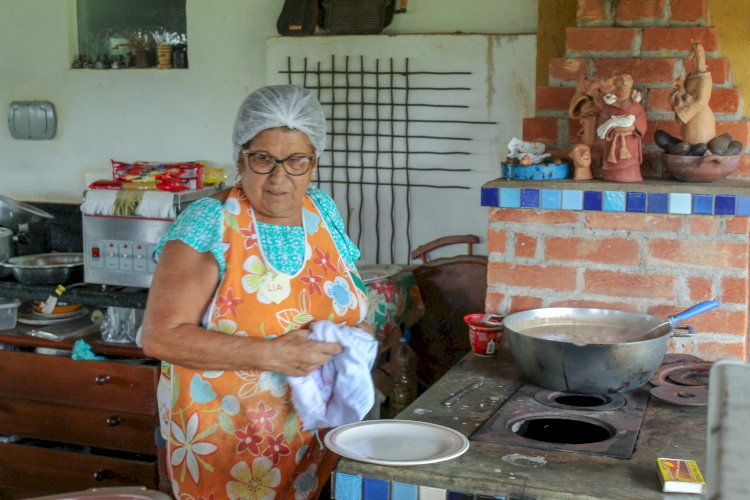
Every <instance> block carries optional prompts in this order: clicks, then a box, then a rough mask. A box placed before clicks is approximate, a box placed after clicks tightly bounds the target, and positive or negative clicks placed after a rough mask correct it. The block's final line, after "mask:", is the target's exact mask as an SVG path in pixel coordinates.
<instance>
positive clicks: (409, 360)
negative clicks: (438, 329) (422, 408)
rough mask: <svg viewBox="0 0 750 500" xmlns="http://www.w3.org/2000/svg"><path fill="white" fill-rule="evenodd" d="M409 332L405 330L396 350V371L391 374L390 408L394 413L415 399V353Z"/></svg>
mask: <svg viewBox="0 0 750 500" xmlns="http://www.w3.org/2000/svg"><path fill="white" fill-rule="evenodd" d="M409 340H411V332H410V331H408V330H407V331H406V332H405V333H404V336H403V337H401V340H400V341H399V345H398V349H397V350H396V373H395V374H394V376H393V391H392V392H391V409H392V410H393V412H394V414H398V413H400V412H402V411H403V410H404V409H405V408H406V407H407V406H409V405H410V404H411V402H412V401H414V400H415V399H417V355H416V354H415V353H414V350H412V348H411V347H409Z"/></svg>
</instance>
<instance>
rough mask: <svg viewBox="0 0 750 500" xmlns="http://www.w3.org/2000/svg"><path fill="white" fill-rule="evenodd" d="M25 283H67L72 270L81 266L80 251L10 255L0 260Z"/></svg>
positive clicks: (81, 257) (81, 255)
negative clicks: (8, 257) (10, 256)
mask: <svg viewBox="0 0 750 500" xmlns="http://www.w3.org/2000/svg"><path fill="white" fill-rule="evenodd" d="M0 266H2V267H3V268H6V269H10V271H11V272H12V273H13V277H15V278H16V279H17V280H18V281H20V282H21V283H25V284H27V285H60V284H64V283H67V282H68V281H69V280H70V278H71V275H72V273H73V271H74V270H75V269H77V268H78V269H80V268H82V267H83V254H82V253H40V254H34V255H22V256H20V257H12V258H10V259H8V260H5V261H3V262H0Z"/></svg>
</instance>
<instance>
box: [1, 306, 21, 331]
mask: <svg viewBox="0 0 750 500" xmlns="http://www.w3.org/2000/svg"><path fill="white" fill-rule="evenodd" d="M20 305H21V302H19V301H18V300H16V299H3V298H0V330H11V329H13V328H15V327H16V321H17V320H18V306H20Z"/></svg>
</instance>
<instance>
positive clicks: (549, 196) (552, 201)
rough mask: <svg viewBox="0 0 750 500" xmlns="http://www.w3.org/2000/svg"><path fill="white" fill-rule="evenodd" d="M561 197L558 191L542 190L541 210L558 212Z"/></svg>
mask: <svg viewBox="0 0 750 500" xmlns="http://www.w3.org/2000/svg"><path fill="white" fill-rule="evenodd" d="M561 203H562V196H561V195H560V190H559V189H542V208H546V209H548V210H559V209H560V207H561Z"/></svg>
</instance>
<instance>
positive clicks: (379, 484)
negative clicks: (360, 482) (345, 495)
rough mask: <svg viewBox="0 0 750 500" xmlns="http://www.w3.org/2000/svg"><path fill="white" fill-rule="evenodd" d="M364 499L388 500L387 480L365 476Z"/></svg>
mask: <svg viewBox="0 0 750 500" xmlns="http://www.w3.org/2000/svg"><path fill="white" fill-rule="evenodd" d="M364 500H388V481H386V480H384V479H375V478H371V477H366V478H365V487H364Z"/></svg>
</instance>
